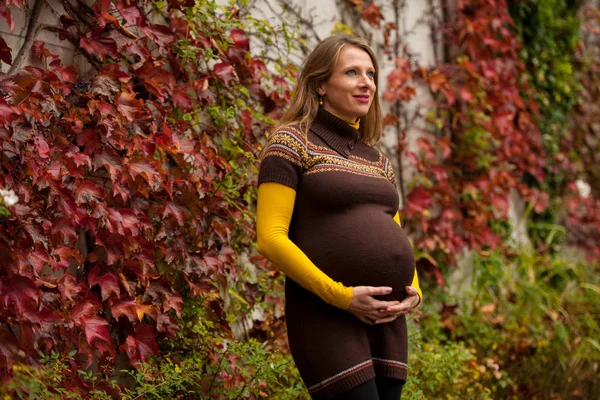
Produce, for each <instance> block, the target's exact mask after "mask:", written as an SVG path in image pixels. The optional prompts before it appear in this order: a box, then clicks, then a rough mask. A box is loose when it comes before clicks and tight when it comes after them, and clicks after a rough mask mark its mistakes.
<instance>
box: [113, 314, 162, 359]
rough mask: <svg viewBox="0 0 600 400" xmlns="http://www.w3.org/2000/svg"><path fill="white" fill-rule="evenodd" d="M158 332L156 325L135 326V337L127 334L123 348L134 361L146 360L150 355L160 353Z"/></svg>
mask: <svg viewBox="0 0 600 400" xmlns="http://www.w3.org/2000/svg"><path fill="white" fill-rule="evenodd" d="M156 334H157V332H156V328H154V326H152V325H148V324H139V325H137V326H136V327H135V337H133V336H127V339H126V340H125V343H124V344H122V345H121V350H125V352H126V353H127V356H128V357H129V360H130V361H131V362H132V363H135V362H137V361H146V360H148V357H149V356H150V355H152V354H158V353H159V349H158V345H157V344H156Z"/></svg>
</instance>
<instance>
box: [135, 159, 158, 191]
mask: <svg viewBox="0 0 600 400" xmlns="http://www.w3.org/2000/svg"><path fill="white" fill-rule="evenodd" d="M128 168H129V173H130V174H131V176H132V177H133V178H134V179H135V178H136V177H137V176H138V175H142V176H143V177H144V178H145V179H146V181H148V183H149V184H150V186H154V184H155V182H156V180H157V178H156V177H157V175H158V171H157V170H156V168H154V166H152V164H150V163H149V162H148V161H146V160H145V159H143V158H140V157H137V158H132V159H131V160H130V161H129V164H128Z"/></svg>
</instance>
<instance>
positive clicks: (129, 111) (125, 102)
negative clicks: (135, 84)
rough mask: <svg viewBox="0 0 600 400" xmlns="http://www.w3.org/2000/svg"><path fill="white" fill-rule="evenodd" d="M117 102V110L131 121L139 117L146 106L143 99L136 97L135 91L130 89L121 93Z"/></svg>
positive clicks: (116, 99)
mask: <svg viewBox="0 0 600 400" xmlns="http://www.w3.org/2000/svg"><path fill="white" fill-rule="evenodd" d="M115 104H117V110H118V111H119V112H120V113H121V115H123V116H124V117H125V119H127V120H128V121H129V122H134V121H135V120H136V119H137V118H138V115H139V114H140V113H141V112H142V108H143V106H144V103H143V102H142V101H141V100H138V99H136V98H135V93H133V92H132V91H129V90H127V91H123V92H121V93H119V94H118V95H117V97H116V98H115Z"/></svg>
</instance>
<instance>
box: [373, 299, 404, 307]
mask: <svg viewBox="0 0 600 400" xmlns="http://www.w3.org/2000/svg"><path fill="white" fill-rule="evenodd" d="M398 305H400V302H399V301H397V300H395V301H383V300H377V299H373V304H372V307H373V309H377V310H385V309H386V308H390V307H396V306H398Z"/></svg>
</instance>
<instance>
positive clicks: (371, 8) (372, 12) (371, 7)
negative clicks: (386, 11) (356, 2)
mask: <svg viewBox="0 0 600 400" xmlns="http://www.w3.org/2000/svg"><path fill="white" fill-rule="evenodd" d="M362 16H363V19H364V20H365V21H367V22H368V23H369V25H371V26H375V27H377V28H379V25H380V24H381V20H382V19H383V15H382V14H381V10H380V9H379V6H376V5H375V4H373V3H369V4H368V5H367V6H366V7H364V8H363V12H362Z"/></svg>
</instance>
